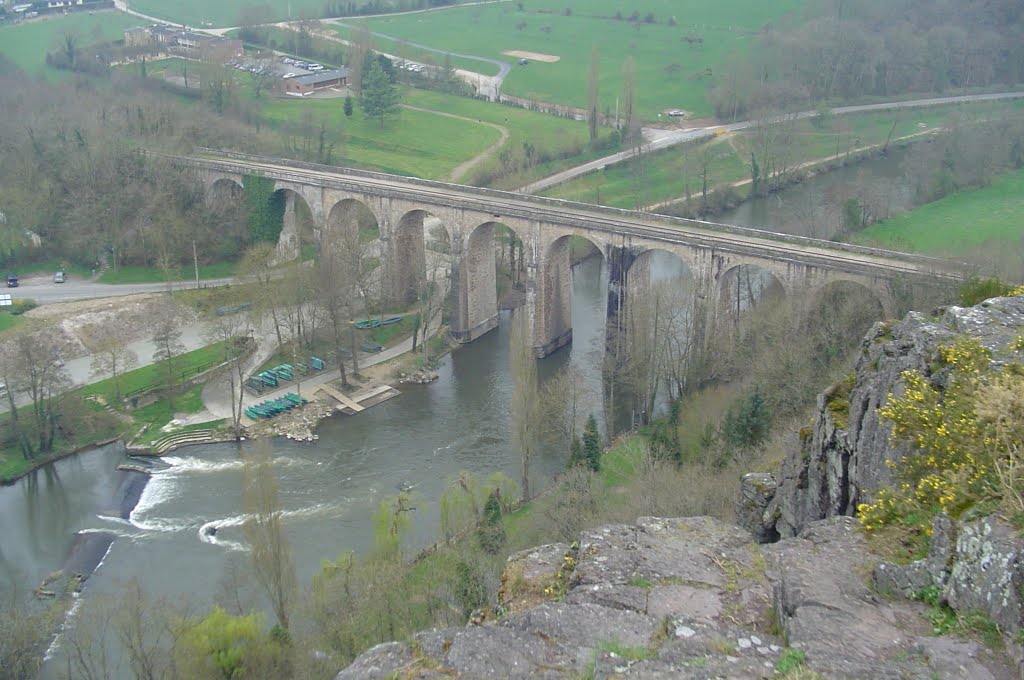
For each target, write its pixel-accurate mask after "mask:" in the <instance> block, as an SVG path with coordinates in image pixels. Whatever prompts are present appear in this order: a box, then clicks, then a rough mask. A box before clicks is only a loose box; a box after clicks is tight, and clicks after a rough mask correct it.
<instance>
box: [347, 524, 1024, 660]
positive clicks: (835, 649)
mask: <svg viewBox="0 0 1024 680" xmlns="http://www.w3.org/2000/svg"><path fill="white" fill-rule="evenodd" d="M856 523H857V521H856V520H853V519H850V518H837V519H834V520H829V521H825V522H817V523H811V524H809V525H808V526H807V528H806V529H805V530H804V531H803V532H802V533H801V535H800V536H799V537H797V538H789V539H784V540H782V541H779V542H777V543H774V544H770V545H762V544H758V543H756V542H754V540H753V537H752V536H751V535H750V534H749V533H748V532H746V531H744V530H742V529H740V528H739V527H735V526H731V525H728V524H725V523H723V522H720V521H718V520H715V519H711V518H708V517H696V518H686V519H658V518H649V517H648V518H641V519H639V520H637V522H636V523H635V524H632V525H615V526H606V527H602V528H599V529H594V530H589V531H585V532H584V533H583V534H582V535H581V536H580V540H579V541H578V542H577V543H575V544H574V545H573V546H566V545H564V544H563V545H551V546H543V547H541V548H538V549H535V550H532V551H526V552H523V553H519V554H517V555H514V556H513V557H511V558H510V560H509V564H508V567H507V569H506V577H505V579H504V582H503V595H502V598H501V602H500V605H499V607H498V609H497V611H498V612H499V615H498V618H497V620H496V621H493V622H488V623H484V624H483V625H470V626H467V627H465V628H449V629H442V630H432V631H429V632H423V633H419V634H417V635H415V636H413V638H412V639H411V640H409V641H407V642H391V643H387V644H383V645H378V646H377V647H374V648H372V649H370V650H368V651H367V652H365V653H364V654H363V655H361V656H360V657H359V658H358V659H356V661H355V662H354V663H353V664H352V665H351V666H350V667H349V668H347V669H346V670H344V671H342V672H341V673H340V674H339V675H338V676H337V680H354V679H356V678H358V679H360V680H364V679H373V678H392V677H401V678H408V679H413V678H452V677H457V678H510V679H511V678H566V677H569V678H572V677H590V678H643V679H650V680H655V679H661V678H665V679H668V678H768V677H772V676H774V675H775V674H776V669H777V668H784V667H787V666H784V665H780V664H790V665H799V664H801V663H802V665H804V666H806V669H807V670H808V671H815V672H818V673H820V674H822V675H823V676H824V677H828V678H922V679H924V678H986V679H988V678H1007V679H1008V678H1012V677H1015V672H1016V671H1015V669H1013V668H1012V666H1011V664H1009V663H1008V662H1007V661H1006V660H1005V659H1003V658H1002V657H999V656H997V655H995V654H993V653H991V652H989V651H987V650H986V649H984V648H982V647H980V646H979V645H978V644H977V643H974V642H969V641H961V640H955V639H948V638H935V637H931V636H930V631H931V628H930V626H929V625H928V624H927V622H926V620H925V619H924V618H923V617H922V616H921V613H922V610H923V606H922V605H920V604H916V603H911V602H902V601H888V600H884V599H880V598H879V597H877V596H876V595H875V594H874V593H873V591H872V589H871V588H870V587H869V585H868V580H869V575H870V572H871V566H872V564H871V558H870V557H869V555H868V552H867V549H866V546H865V544H864V539H863V537H862V535H861V532H859V531H857V530H856ZM787 647H790V648H792V649H787ZM801 659H802V662H801ZM807 677H810V676H809V675H808V676H807Z"/></svg>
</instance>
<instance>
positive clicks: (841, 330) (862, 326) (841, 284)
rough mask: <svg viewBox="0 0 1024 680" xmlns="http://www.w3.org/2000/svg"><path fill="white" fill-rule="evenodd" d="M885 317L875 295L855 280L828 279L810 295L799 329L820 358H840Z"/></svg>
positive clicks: (827, 360) (858, 343)
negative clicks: (874, 324) (873, 325)
mask: <svg viewBox="0 0 1024 680" xmlns="http://www.w3.org/2000/svg"><path fill="white" fill-rule="evenodd" d="M884 318H885V310H884V307H883V305H882V302H881V301H880V300H879V298H878V296H877V295H876V294H875V293H874V291H872V290H871V289H870V288H868V287H867V286H865V285H864V284H862V283H859V282H857V281H850V280H845V279H841V280H837V281H831V282H829V283H827V284H825V285H824V286H822V287H821V288H819V289H818V290H817V291H815V292H814V293H813V294H812V297H811V302H810V305H809V306H808V308H807V312H806V314H805V315H804V319H803V322H802V324H801V329H802V332H803V334H804V335H805V337H806V338H807V339H808V341H809V342H810V343H811V350H812V351H813V352H814V354H815V355H816V356H817V357H819V358H820V360H822V361H824V362H826V363H831V362H833V361H836V360H843V359H845V357H846V356H847V355H848V354H849V353H850V352H851V351H852V350H854V349H855V348H856V347H858V346H859V345H860V343H861V341H862V340H863V338H864V335H865V333H867V332H868V329H870V328H871V325H872V324H873V323H875V322H876V321H881V320H882V319H884Z"/></svg>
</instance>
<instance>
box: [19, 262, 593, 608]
mask: <svg viewBox="0 0 1024 680" xmlns="http://www.w3.org/2000/svg"><path fill="white" fill-rule="evenodd" d="M573 273H574V275H573V298H572V308H573V309H572V319H573V327H574V343H573V345H572V347H571V348H570V349H568V350H566V351H561V352H558V353H556V354H555V355H553V356H552V357H549V358H547V359H544V360H542V361H541V365H540V368H539V370H540V373H541V376H542V377H543V376H544V375H547V374H550V373H551V372H552V371H554V370H555V369H557V368H558V367H559V366H562V365H565V364H566V363H569V364H570V365H571V369H572V370H573V371H574V372H576V373H578V374H580V375H582V376H584V378H585V382H586V383H588V384H589V385H590V386H591V388H592V393H593V394H596V395H599V394H600V389H599V386H600V380H601V376H600V373H599V371H600V365H601V362H600V361H595V360H594V355H593V353H594V348H595V347H601V346H602V343H601V339H602V338H603V337H604V318H605V308H606V300H607V297H606V294H607V293H606V291H607V272H606V267H605V266H604V262H603V260H602V259H601V258H591V259H588V260H585V261H584V262H583V263H581V264H580V265H577V266H576V267H574V269H573ZM509 319H510V317H509V316H508V315H507V314H506V315H503V317H502V323H501V325H500V326H499V328H498V329H497V330H496V331H494V332H492V333H489V334H487V335H486V336H484V337H483V338H481V339H479V340H477V341H476V342H473V343H471V344H469V345H467V346H464V347H461V348H459V349H458V350H456V351H455V352H453V353H452V354H451V355H450V356H449V357H447V358H446V359H445V360H444V362H443V365H442V366H441V368H440V370H439V374H440V377H439V379H438V380H437V381H436V382H434V383H432V384H429V385H407V386H402V388H401V391H402V394H401V395H400V396H398V397H396V398H394V399H392V400H390V401H387V402H384V403H382V404H380V405H378V406H375V407H373V408H370V409H368V410H366V411H365V412H363V413H360V414H359V415H358V416H351V417H349V416H338V417H335V418H331V419H328V420H326V421H324V422H322V423H321V424H320V428H319V431H318V432H319V435H320V437H319V440H318V441H316V442H311V443H298V442H292V441H290V440H286V439H277V440H274V441H273V453H274V459H275V462H276V469H277V472H278V478H279V485H280V499H281V503H282V506H283V509H284V514H283V516H284V518H285V528H286V530H287V537H288V540H289V542H290V544H291V547H292V550H293V554H294V560H295V564H296V568H297V572H298V577H299V579H300V582H306V583H308V581H309V579H310V578H311V577H312V575H313V574H314V573H316V571H317V570H318V569H319V568H320V565H321V562H322V560H325V559H333V558H336V557H337V556H338V555H340V554H342V553H345V552H347V551H350V550H355V551H356V552H357V553H358V552H362V551H364V550H365V549H366V548H367V547H368V546H369V545H371V543H372V541H373V526H372V525H373V523H372V515H373V513H374V512H375V511H376V509H377V508H378V507H379V505H380V503H381V501H382V500H384V499H386V498H388V497H390V496H394V495H395V494H396V493H397V489H398V487H399V486H400V485H403V484H411V485H413V486H414V492H415V494H416V506H417V511H416V512H415V513H413V514H414V521H413V528H412V532H411V538H410V544H411V545H410V546H409V547H410V548H416V547H421V546H424V545H427V544H429V543H430V542H432V541H433V540H434V539H435V538H436V537H437V535H438V529H439V500H440V497H441V495H442V493H443V491H444V489H445V485H446V483H447V481H448V480H449V479H450V478H451V477H453V476H454V475H456V474H457V473H458V472H459V471H461V470H468V471H470V472H472V473H474V474H476V475H477V476H478V477H480V478H481V479H483V478H486V477H488V476H489V475H491V474H492V473H494V472H497V471H501V472H504V473H505V474H506V475H508V476H509V477H511V478H512V479H515V480H518V478H519V465H520V460H519V455H518V453H517V452H516V451H513V450H512V447H511V446H510V443H509V427H508V425H509V404H510V400H511V394H512V381H511V377H510V375H509V369H508V334H509V326H510V324H509ZM598 399H599V398H598ZM588 409H589V410H593V412H594V413H595V415H597V416H598V418H599V419H600V418H601V413H602V409H601V404H600V402H599V401H598V400H595V401H592V403H591V404H589V405H588ZM250 445H251V443H243V444H242V446H250ZM567 458H568V451H564V450H558V449H552V448H551V447H549V448H547V449H542V450H540V451H539V452H538V453H537V455H536V456H535V458H534V459H533V461H532V464H531V488H532V489H534V491H536V490H539V489H541V488H543V487H544V486H546V485H547V484H549V483H550V481H551V480H552V478H553V477H554V476H555V475H556V474H557V473H559V472H561V471H562V470H563V469H564V468H565V464H566V461H567ZM124 459H125V456H124V449H123V447H121V446H120V445H111V446H107V447H103V448H102V449H99V450H96V451H93V452H89V453H86V454H82V455H78V456H74V457H71V458H67V459H64V460H61V461H58V462H56V463H53V464H51V465H48V466H46V467H44V468H42V469H41V470H39V471H37V472H35V473H33V474H31V475H29V476H28V477H26V478H24V479H22V480H20V481H19V482H17V483H16V484H14V485H12V486H9V487H3V488H0V517H2V521H3V533H2V536H3V540H2V544H0V570H2V574H0V575H2V576H3V577H4V583H5V585H7V586H9V585H10V584H12V583H13V584H14V585H15V586H16V587H17V588H18V589H19V590H21V591H22V592H24V591H26V590H30V589H32V588H34V587H35V586H36V585H37V584H38V583H39V582H40V580H41V579H42V578H43V577H44V576H45V575H46V574H48V573H50V572H52V571H54V570H56V569H59V568H60V567H61V566H62V565H64V564H65V563H66V560H67V559H68V557H69V550H70V549H71V546H72V545H74V546H76V547H75V550H74V551H73V553H78V552H81V551H82V550H83V548H82V546H83V545H84V544H89V539H96V538H97V537H101V536H102V537H107V536H113V537H115V540H114V541H113V543H112V544H110V545H109V551H107V550H108V543H107V542H100V543H99V544H98V545H96V544H95V543H92V544H89V545H87V548H88V549H91V550H93V551H94V552H97V551H98V553H99V554H97V555H94V557H95V558H96V559H99V558H100V557H102V558H103V559H102V565H101V566H100V567H99V569H97V570H96V572H95V573H94V574H93V575H92V576H91V577H90V578H89V579H88V581H87V583H86V586H85V598H86V599H88V598H89V597H90V596H92V594H94V593H118V592H119V591H121V590H123V588H124V587H125V585H126V584H127V583H129V582H130V581H132V580H135V581H137V582H138V583H139V585H140V586H141V587H142V589H143V591H144V592H145V593H146V594H147V596H149V597H153V598H157V597H167V598H169V599H170V600H172V601H175V602H178V603H191V604H192V605H193V610H197V609H202V608H205V607H206V606H208V605H209V603H210V602H211V601H212V600H213V598H214V597H215V595H216V594H217V591H218V588H219V583H220V581H221V577H222V575H223V574H225V572H226V570H227V567H228V565H229V563H230V562H231V561H232V560H243V559H247V552H246V547H245V539H244V536H243V533H242V527H241V524H242V521H243V519H244V516H243V514H242V510H241V507H242V502H241V481H242V463H241V461H240V460H239V456H238V449H237V445H236V444H214V445H202V446H193V447H188V448H183V449H179V450H178V451H176V452H174V453H172V454H171V455H168V456H165V457H164V458H163V459H162V461H163V463H166V464H167V467H166V468H165V469H158V470H156V471H155V472H154V473H153V475H152V476H151V478H150V480H149V482H148V484H147V485H146V486H145V488H144V489H143V490H142V493H141V497H139V498H138V504H137V505H136V506H135V507H134V510H131V511H130V513H129V512H126V511H125V508H124V507H123V506H124V504H125V503H126V500H125V499H126V498H127V499H128V500H127V503H128V505H131V504H132V503H133V501H134V499H132V498H131V495H132V493H131V489H130V488H126V485H128V486H130V484H127V483H128V482H129V481H130V480H131V479H132V474H133V473H124V472H119V471H117V470H116V469H115V468H116V466H117V464H118V463H119V462H122V461H123V460H124ZM138 477H141V476H138ZM210 528H216V529H217V530H216V532H215V533H211V532H210V531H209V530H210ZM75 556H76V555H75V554H73V555H72V557H75Z"/></svg>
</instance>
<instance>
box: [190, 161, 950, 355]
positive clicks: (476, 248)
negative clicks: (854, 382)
mask: <svg viewBox="0 0 1024 680" xmlns="http://www.w3.org/2000/svg"><path fill="white" fill-rule="evenodd" d="M201 152H202V153H203V156H195V157H186V156H171V158H172V160H174V161H175V162H178V163H180V164H184V165H186V166H188V167H191V168H192V169H193V170H194V172H195V173H196V174H197V176H198V177H199V178H200V179H201V180H202V181H203V183H204V185H205V186H206V187H207V188H208V189H209V197H210V199H209V200H222V199H221V198H219V196H222V195H223V188H224V186H225V184H224V183H225V182H230V183H231V184H233V185H235V186H242V185H243V181H244V177H246V176H247V175H257V176H261V177H266V178H269V179H271V180H273V182H274V184H273V187H274V189H275V191H277V190H285V194H286V196H287V200H288V201H290V202H291V203H292V205H293V206H294V204H295V203H296V202H297V201H300V200H301V201H302V202H304V203H305V204H306V205H307V206H308V208H309V212H310V214H311V215H312V220H313V223H314V232H315V233H316V236H317V239H318V240H322V239H323V238H328V237H330V232H331V230H330V229H329V228H328V226H329V225H328V223H329V222H330V221H331V220H333V219H335V216H336V215H337V214H338V212H337V211H339V210H344V209H346V207H349V206H353V205H358V206H360V208H359V209H360V210H363V209H365V210H366V211H367V212H368V214H369V215H372V217H373V219H374V220H375V221H376V225H377V228H378V230H379V236H380V256H381V261H382V264H383V267H384V277H383V280H384V286H385V291H384V292H385V295H386V296H387V297H389V298H391V299H393V300H396V301H405V302H408V301H410V296H411V292H410V291H412V290H414V289H415V282H416V281H417V280H419V279H420V277H422V276H423V275H424V269H425V267H426V266H427V260H428V259H429V258H428V257H427V255H428V253H429V252H430V251H431V250H433V251H435V252H441V251H443V254H444V255H445V256H446V258H447V271H445V272H444V274H445V275H446V276H448V277H449V278H450V281H451V289H452V290H451V297H452V302H453V305H452V307H453V309H452V318H451V334H452V337H453V338H454V339H455V340H456V341H458V342H462V343H465V342H471V341H472V340H475V339H476V338H478V337H480V336H481V335H483V334H484V333H487V332H488V331H490V330H492V329H493V328H495V327H496V326H497V323H498V321H497V318H498V309H497V290H496V278H495V264H494V261H495V234H496V230H497V229H498V225H502V226H503V227H504V228H507V229H509V230H510V231H511V232H512V233H514V234H515V235H516V236H517V237H518V238H519V239H521V240H522V242H523V244H524V254H523V257H524V261H525V266H526V297H527V310H528V314H529V317H530V322H531V328H532V342H533V347H534V352H535V354H536V355H537V356H539V357H542V356H546V355H548V354H550V353H551V352H554V351H555V350H557V349H558V348H560V347H562V346H564V345H566V344H568V343H569V342H570V341H571V339H572V316H571V310H570V295H571V276H570V259H569V243H570V241H571V239H572V237H574V236H576V237H582V238H585V239H586V240H588V241H590V242H591V243H593V244H594V245H595V246H596V247H597V248H598V249H600V250H601V252H602V253H603V255H604V257H605V258H606V259H607V262H608V266H609V270H610V283H609V288H610V290H609V308H610V309H612V308H613V307H614V305H616V304H621V303H622V299H623V296H625V295H627V294H628V290H629V287H628V282H629V278H630V270H631V268H633V267H634V266H635V267H637V269H636V270H634V271H633V273H634V274H635V275H636V277H634V278H637V277H639V278H642V276H643V272H645V271H647V269H646V265H645V263H646V262H647V261H648V260H649V257H648V256H647V255H645V253H648V252H651V251H665V252H668V253H670V254H672V255H673V256H675V257H676V258H678V260H679V261H680V262H681V263H682V265H683V266H684V267H685V269H686V270H688V272H689V273H690V275H691V276H692V280H693V286H694V290H695V294H696V296H697V297H698V298H702V299H704V300H708V301H713V302H714V303H715V304H707V305H705V307H706V309H707V310H708V311H707V314H709V315H718V314H720V313H721V305H720V304H717V303H718V302H719V301H721V300H722V299H723V297H724V296H726V295H729V294H732V293H734V292H735V290H734V288H735V280H736V278H737V273H738V272H743V271H752V270H755V269H756V271H758V272H760V277H761V279H760V280H761V281H763V282H764V284H765V287H766V289H767V288H770V289H772V290H774V291H775V292H776V293H777V294H782V295H785V296H786V298H787V299H789V300H791V301H794V302H795V303H796V304H797V306H798V308H806V306H807V304H809V303H808V302H807V301H808V300H811V299H813V298H814V297H815V296H817V295H819V294H820V291H822V290H823V289H824V288H825V286H827V285H828V284H830V283H833V282H836V281H846V282H850V283H853V284H857V285H859V286H862V287H864V288H866V289H867V290H868V291H870V292H871V293H872V294H873V296H874V297H875V298H876V299H877V300H878V302H879V304H880V305H881V307H882V309H883V311H884V313H885V314H886V315H888V316H894V315H895V314H896V313H897V301H896V297H895V295H894V294H893V288H894V285H893V284H895V283H899V284H905V283H908V282H909V283H911V284H917V285H941V284H944V283H947V282H952V281H956V280H959V278H961V272H959V271H957V270H956V268H955V267H953V266H951V265H950V264H948V263H946V262H945V261H942V260H938V259H934V258H927V257H922V256H914V255H909V254H905V253H896V252H891V251H884V250H877V249H871V248H864V247H860V246H854V245H849V244H839V243H833V242H829V241H820V240H816V239H810V238H805V237H798V236H790V235H783V234H775V233H771V232H764V231H759V230H754V229H745V228H740V227H735V226H731V225H721V224H713V223H708V222H701V221H696V220H686V219H680V218H671V217H665V216H661V215H653V214H649V213H644V212H637V211H627V210H618V209H614V208H606V207H601V206H593V205H587V204H579V203H573V202H569V201H560V200H555V199H547V198H541V197H535V196H528V195H523V194H515V193H509V192H502V191H494V190H487V189H479V188H475V187H465V186H459V185H453V184H446V183H442V182H432V181H426V180H420V179H415V178H407V177H399V176H395V175H387V174H384V173H373V172H365V171H358V170H352V169H347V168H337V167H333V166H321V165H315V164H308V163H301V162H296V161H288V160H282V159H278V158H269V157H262V156H252V155H246V154H236V153H231V152H219V151H214V150H201ZM293 211H294V208H293ZM287 214H288V213H287V208H286V216H287ZM293 221H294V220H293ZM289 238H292V237H291V235H290V232H289V230H288V225H287V219H286V227H285V230H284V231H283V232H282V243H279V252H281V253H282V254H286V253H291V252H294V253H296V254H297V252H298V251H297V240H296V241H295V243H296V245H295V246H292V245H290V241H289V240H288V239H289ZM638 263H639V264H638ZM762 293H763V291H762ZM751 302H753V301H751ZM707 321H708V323H714V321H715V319H714V318H709V319H708V320H707Z"/></svg>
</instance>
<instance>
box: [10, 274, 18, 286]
mask: <svg viewBox="0 0 1024 680" xmlns="http://www.w3.org/2000/svg"><path fill="white" fill-rule="evenodd" d="M7 287H8V288H17V287H18V275H17V274H8V275H7Z"/></svg>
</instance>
